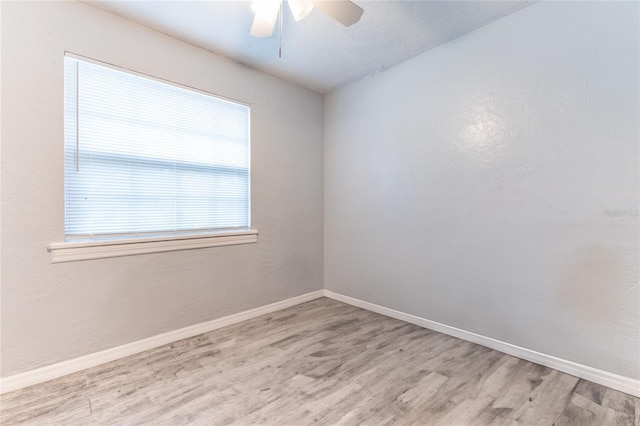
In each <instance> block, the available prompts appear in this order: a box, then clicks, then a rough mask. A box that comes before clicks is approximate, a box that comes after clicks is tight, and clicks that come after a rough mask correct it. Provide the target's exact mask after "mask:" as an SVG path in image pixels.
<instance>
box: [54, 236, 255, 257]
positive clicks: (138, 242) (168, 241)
mask: <svg viewBox="0 0 640 426" xmlns="http://www.w3.org/2000/svg"><path fill="white" fill-rule="evenodd" d="M256 242H258V231H256V230H254V229H251V230H247V231H233V232H221V233H219V234H199V235H182V236H174V237H158V238H144V239H142V238H141V239H130V240H110V241H88V242H87V241H83V242H65V243H52V244H49V246H48V250H49V252H51V263H62V262H74V261H77V260H90V259H102V258H106V257H119V256H132V255H137V254H149V253H162V252H166V251H176V250H190V249H199V248H207V247H219V246H233V245H238V244H251V243H256Z"/></svg>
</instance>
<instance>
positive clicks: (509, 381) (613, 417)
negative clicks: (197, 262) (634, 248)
mask: <svg viewBox="0 0 640 426" xmlns="http://www.w3.org/2000/svg"><path fill="white" fill-rule="evenodd" d="M0 410H1V412H0V423H2V424H3V425H13V424H33V425H54V424H63V425H107V424H124V425H137V424H150V425H182V424H194V425H250V424H266V425H296V426H298V425H311V424H318V425H360V424H362V425H388V424H397V425H558V426H559V425H634V424H635V425H638V423H639V422H638V418H639V417H640V403H639V401H638V399H637V398H634V397H632V396H629V395H626V394H624V393H621V392H617V391H614V390H612V389H608V388H605V387H602V386H599V385H596V384H594V383H590V382H587V381H585V380H579V379H577V378H575V377H573V376H569V375H567V374H564V373H560V372H558V371H556V370H552V369H550V368H546V367H542V366H540V365H536V364H533V363H530V362H527V361H523V360H520V359H518V358H514V357H511V356H509V355H504V354H502V353H500V352H496V351H493V350H491V349H487V348H485V347H482V346H479V345H475V344H472V343H469V342H465V341H463V340H459V339H456V338H453V337H449V336H446V335H444V334H440V333H436V332H433V331H430V330H426V329H423V328H420V327H417V326H415V325H411V324H407V323H404V322H402V321H398V320H395V319H391V318H387V317H384V316H382V315H378V314H375V313H372V312H368V311H365V310H362V309H359V308H355V307H352V306H349V305H345V304H342V303H339V302H335V301H332V300H329V299H325V298H323V299H318V300H314V301H312V302H309V303H305V304H302V305H298V306H295V307H293V308H289V309H286V310H283V311H279V312H276V313H274V314H270V315H266V316H263V317H260V318H256V319H253V320H250V321H245V322H243V323H240V324H236V325H233V326H230V327H226V328H223V329H220V330H216V331H213V332H211V333H207V334H204V335H200V336H196V337H193V338H190V339H185V340H182V341H179V342H176V343H173V344H170V345H166V346H162V347H159V348H157V349H153V350H150V351H147V352H144V353H141V354H138V355H134V356H130V357H128V358H125V359H122V360H118V361H115V362H112V363H109V364H105V365H102V366H98V367H95V368H92V369H90V370H85V371H83V372H80V373H76V374H72V375H69V376H66V377H63V378H60V379H56V380H52V381H50V382H47V383H43V384H40V385H36V386H32V387H30V388H26V389H22V390H19V391H16V392H11V393H8V394H5V395H3V396H2V397H1V398H0Z"/></svg>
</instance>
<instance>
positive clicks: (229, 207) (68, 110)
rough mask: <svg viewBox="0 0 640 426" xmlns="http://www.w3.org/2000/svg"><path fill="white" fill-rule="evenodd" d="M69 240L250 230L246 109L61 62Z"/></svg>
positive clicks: (133, 76)
mask: <svg viewBox="0 0 640 426" xmlns="http://www.w3.org/2000/svg"><path fill="white" fill-rule="evenodd" d="M64 69H65V83H64V84H65V94H64V95H65V96H64V102H65V122H64V126H65V234H66V240H68V241H69V240H91V239H110V238H122V237H124V238H126V237H149V236H154V235H158V236H162V235H181V234H188V233H196V232H197V233H202V232H205V233H206V232H211V231H219V230H234V229H247V228H248V227H249V221H250V196H249V194H250V189H249V107H248V106H246V105H242V104H238V103H235V102H230V101H228V100H225V99H221V98H217V97H215V96H212V95H208V94H205V93H202V92H198V91H195V90H190V89H187V88H184V87H180V86H178V85H174V84H168V83H165V82H161V81H159V80H156V79H152V78H146V77H143V76H141V75H138V74H134V73H131V72H126V71H124V70H120V69H117V68H115V67H111V66H104V65H99V64H96V63H93V62H90V61H85V60H81V59H78V58H76V57H74V56H69V55H65V60H64Z"/></svg>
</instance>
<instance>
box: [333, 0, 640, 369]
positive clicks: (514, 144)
mask: <svg viewBox="0 0 640 426" xmlns="http://www.w3.org/2000/svg"><path fill="white" fill-rule="evenodd" d="M638 8H639V4H638V3H637V2H628V3H623V2H543V3H538V4H535V5H533V6H531V7H528V8H526V9H523V10H521V11H519V12H516V13H514V14H513V15H510V16H507V17H506V18H504V19H501V20H499V21H497V22H495V23H492V24H490V25H488V26H486V27H484V28H481V29H479V30H477V31H475V32H473V33H470V34H468V35H466V36H464V37H461V38H459V39H456V40H454V41H452V42H449V43H447V44H445V45H443V46H441V47H438V48H436V49H434V50H432V51H429V52H427V53H425V54H422V55H420V56H418V57H415V58H413V59H411V60H409V61H406V62H404V63H402V64H400V65H398V66H396V67H394V68H391V69H389V70H387V71H385V72H383V73H381V74H378V75H375V76H373V77H370V78H367V79H365V80H363V81H361V82H358V83H355V84H352V85H349V86H347V87H345V88H343V89H341V90H339V91H337V92H334V93H333V94H331V95H329V96H327V98H326V99H325V287H326V288H327V289H329V290H332V291H335V292H338V293H342V294H345V295H348V296H352V297H356V298H359V299H362V300H365V301H368V302H372V303H376V304H379V305H382V306H385V307H389V308H393V309H396V310H400V311H403V312H406V313H410V314H414V315H417V316H420V317H423V318H427V319H429V320H434V321H438V322H441V323H444V324H447V325H451V326H454V327H458V328H461V329H464V330H468V331H472V332H475V333H479V334H482V335H485V336H489V337H492V338H495V339H499V340H502V341H505V342H509V343H512V344H515V345H519V346H522V347H525V348H529V349H532V350H536V351H539V352H542V353H545V354H550V355H555V356H557V357H560V358H564V359H567V360H571V361H574V362H578V363H581V364H585V365H589V366H592V367H595V368H599V369H603V370H606V371H609V372H613V373H617V374H621V375H624V376H628V377H632V378H639V377H640V371H639V368H640V362H639V359H638V354H639V352H640V351H639V342H638V340H639V334H640V333H639V326H638V316H639V313H640V307H639V300H640V293H639V290H638V256H639V250H638V231H639V227H638V210H637V209H638V189H639V188H638V177H639V176H638V161H639V158H638V140H639V129H638V117H639V106H638V102H639V101H638V100H639V90H638V81H639V77H638V76H639V75H640V74H639V66H638V61H639V58H638V52H639V46H638V43H639V42H638V40H639V37H638V35H639V34H638V31H639V30H638V28H640V27H639V25H638Z"/></svg>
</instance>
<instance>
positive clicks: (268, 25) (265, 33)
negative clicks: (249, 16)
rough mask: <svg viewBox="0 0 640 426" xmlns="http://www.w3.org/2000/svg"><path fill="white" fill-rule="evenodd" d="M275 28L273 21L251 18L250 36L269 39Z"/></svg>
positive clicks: (259, 17)
mask: <svg viewBox="0 0 640 426" xmlns="http://www.w3.org/2000/svg"><path fill="white" fill-rule="evenodd" d="M275 26H276V20H275V19H273V20H269V19H264V18H263V17H261V16H258V15H256V17H255V18H253V25H251V35H252V36H254V37H271V36H272V35H273V29H274V28H275Z"/></svg>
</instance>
